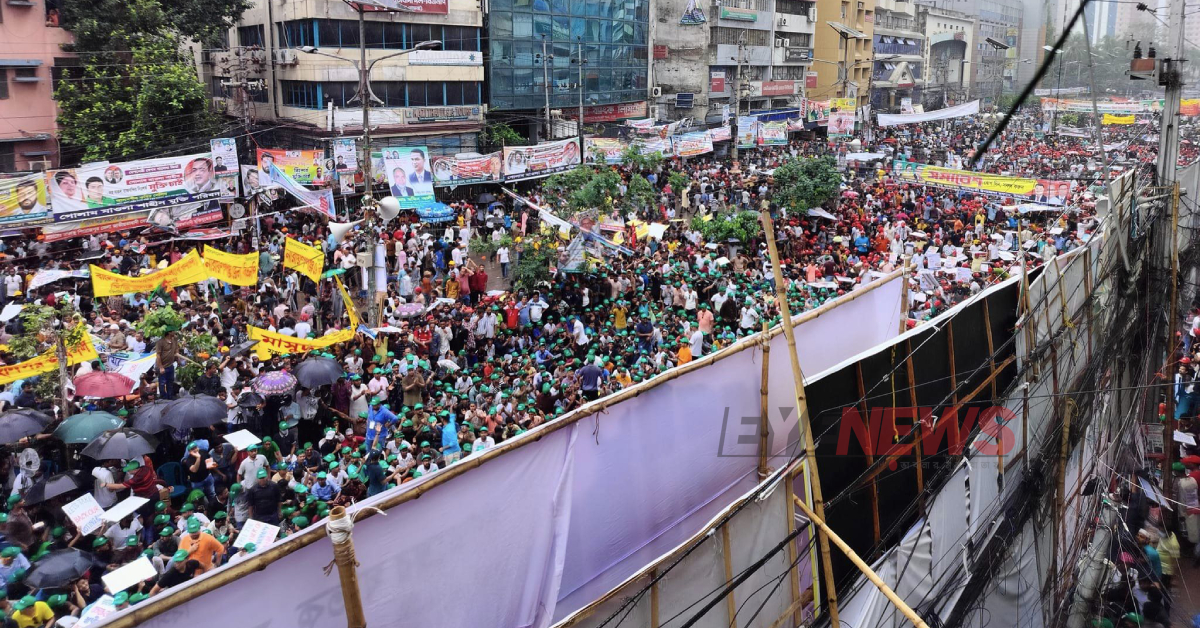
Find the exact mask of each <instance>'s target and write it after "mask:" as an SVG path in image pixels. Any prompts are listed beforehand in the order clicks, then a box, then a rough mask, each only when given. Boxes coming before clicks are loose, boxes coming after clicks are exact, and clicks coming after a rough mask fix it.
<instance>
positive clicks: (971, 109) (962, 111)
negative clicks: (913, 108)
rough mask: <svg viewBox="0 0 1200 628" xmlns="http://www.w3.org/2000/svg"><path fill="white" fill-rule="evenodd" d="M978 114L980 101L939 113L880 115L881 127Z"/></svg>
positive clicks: (941, 110)
mask: <svg viewBox="0 0 1200 628" xmlns="http://www.w3.org/2000/svg"><path fill="white" fill-rule="evenodd" d="M977 113H979V101H978V100H972V101H971V102H969V103H965V104H962V105H955V106H953V107H946V108H945V109H938V110H937V111H927V112H925V113H881V114H879V126H895V125H897V124H913V123H915V122H929V121H930V120H947V119H949V118H962V117H964V116H973V115H975V114H977Z"/></svg>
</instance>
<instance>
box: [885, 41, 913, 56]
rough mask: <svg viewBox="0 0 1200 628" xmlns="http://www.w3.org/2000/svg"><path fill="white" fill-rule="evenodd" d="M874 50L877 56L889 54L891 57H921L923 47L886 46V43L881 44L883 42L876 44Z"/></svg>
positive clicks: (906, 45) (907, 45)
mask: <svg viewBox="0 0 1200 628" xmlns="http://www.w3.org/2000/svg"><path fill="white" fill-rule="evenodd" d="M874 50H875V54H889V55H919V54H921V46H920V45H909V44H885V43H881V42H875V46H874Z"/></svg>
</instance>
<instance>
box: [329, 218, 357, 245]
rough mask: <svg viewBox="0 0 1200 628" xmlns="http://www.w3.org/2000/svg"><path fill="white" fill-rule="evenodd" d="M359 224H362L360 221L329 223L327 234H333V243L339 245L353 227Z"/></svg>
mask: <svg viewBox="0 0 1200 628" xmlns="http://www.w3.org/2000/svg"><path fill="white" fill-rule="evenodd" d="M360 222H362V221H361V220H355V221H354V222H331V223H329V232H330V233H332V234H333V241H334V242H337V243H338V244H341V243H342V240H345V239H346V234H347V233H350V230H351V229H353V228H354V226H355V225H357V224H358V223H360Z"/></svg>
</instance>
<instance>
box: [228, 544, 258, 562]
mask: <svg viewBox="0 0 1200 628" xmlns="http://www.w3.org/2000/svg"><path fill="white" fill-rule="evenodd" d="M256 549H258V547H257V546H255V545H254V543H246V544H245V545H243V546H242V547H241V549H239V550H238V551H237V553H236V554H234V555H233V556H231V557H230V558H229V564H230V565H236V564H238V563H240V562H242V561H243V560H246V559H247V558H249V557H250V555H251V554H253V553H254V550H256Z"/></svg>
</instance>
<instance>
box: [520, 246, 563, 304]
mask: <svg viewBox="0 0 1200 628" xmlns="http://www.w3.org/2000/svg"><path fill="white" fill-rule="evenodd" d="M555 238H556V236H553V235H551V236H550V237H547V238H545V239H543V240H540V241H528V240H527V242H528V243H529V246H526V247H525V248H524V250H522V251H521V257H520V259H518V260H517V264H516V265H515V266H514V267H513V271H512V282H513V287H514V288H516V289H521V290H527V291H528V290H538V289H542V288H544V287H545V286H544V285H543V284H545V283H546V282H548V281H550V278H551V275H550V264H551V262H556V261H557V258H558V251H557V250H556V248H555ZM534 242H536V243H537V246H533V244H534Z"/></svg>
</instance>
